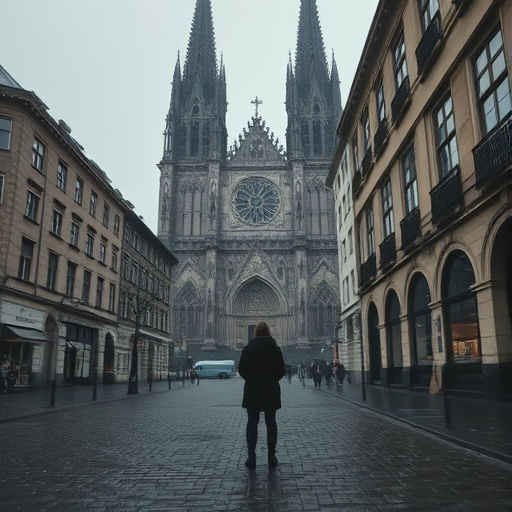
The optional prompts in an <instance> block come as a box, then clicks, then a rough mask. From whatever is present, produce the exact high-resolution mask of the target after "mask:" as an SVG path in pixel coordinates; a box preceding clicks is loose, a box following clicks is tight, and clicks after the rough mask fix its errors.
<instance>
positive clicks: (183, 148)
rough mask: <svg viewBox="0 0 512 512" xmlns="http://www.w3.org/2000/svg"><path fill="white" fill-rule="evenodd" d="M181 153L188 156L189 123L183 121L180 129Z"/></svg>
mask: <svg viewBox="0 0 512 512" xmlns="http://www.w3.org/2000/svg"><path fill="white" fill-rule="evenodd" d="M179 141H180V143H179V145H180V147H179V153H180V155H181V156H187V125H186V124H185V123H183V124H182V125H181V126H180V130H179Z"/></svg>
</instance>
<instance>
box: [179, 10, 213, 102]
mask: <svg viewBox="0 0 512 512" xmlns="http://www.w3.org/2000/svg"><path fill="white" fill-rule="evenodd" d="M217 80H218V72H217V55H216V52H215V36H214V31H213V18H212V7H211V2H210V0H196V8H195V11H194V19H193V21H192V29H191V30H190V37H189V40H188V49H187V57H186V59H185V64H184V68H183V85H184V87H185V89H188V90H189V91H190V90H192V88H193V85H194V84H195V83H196V81H199V82H200V85H201V87H202V90H203V94H204V97H205V99H206V100H207V101H209V100H211V98H212V97H213V95H214V94H215V88H216V83H217Z"/></svg>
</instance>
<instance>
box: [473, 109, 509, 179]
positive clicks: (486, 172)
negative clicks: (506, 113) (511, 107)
mask: <svg viewBox="0 0 512 512" xmlns="http://www.w3.org/2000/svg"><path fill="white" fill-rule="evenodd" d="M473 159H474V162H475V176H476V188H478V189H481V188H484V187H485V186H486V185H488V184H489V183H490V182H492V181H494V180H495V179H497V178H498V177H499V176H500V175H502V174H503V173H504V171H505V170H506V169H508V168H509V167H510V165H511V164H512V116H510V117H509V118H508V120H507V121H505V122H504V123H502V124H501V125H500V126H498V127H497V128H496V129H495V130H493V131H492V132H491V133H489V134H488V135H487V136H486V137H485V138H484V139H483V140H482V141H481V142H480V143H479V144H478V145H477V146H475V148H473Z"/></svg>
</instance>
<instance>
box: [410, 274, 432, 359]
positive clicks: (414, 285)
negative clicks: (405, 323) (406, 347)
mask: <svg viewBox="0 0 512 512" xmlns="http://www.w3.org/2000/svg"><path fill="white" fill-rule="evenodd" d="M429 303H430V290H429V288H428V283H427V280H426V279H425V277H424V276H423V274H420V273H418V274H416V275H415V276H414V277H413V278H412V281H411V288H410V290H409V312H410V313H409V330H410V332H411V334H412V356H413V360H412V363H413V364H415V365H422V364H427V365H431V364H432V360H433V354H432V314H431V312H430V308H429Z"/></svg>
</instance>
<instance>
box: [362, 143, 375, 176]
mask: <svg viewBox="0 0 512 512" xmlns="http://www.w3.org/2000/svg"><path fill="white" fill-rule="evenodd" d="M372 164H373V155H372V147H371V146H370V147H369V148H368V149H367V150H366V153H365V154H364V158H363V161H362V162H361V172H362V178H363V179H365V178H366V177H367V176H368V174H370V171H371V169H372Z"/></svg>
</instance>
